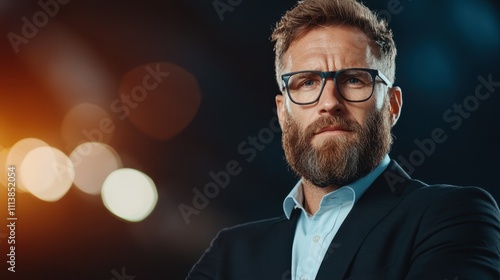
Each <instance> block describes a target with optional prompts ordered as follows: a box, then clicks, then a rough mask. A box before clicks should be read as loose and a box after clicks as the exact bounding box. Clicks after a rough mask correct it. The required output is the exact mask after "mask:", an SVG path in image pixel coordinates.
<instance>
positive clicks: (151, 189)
mask: <svg viewBox="0 0 500 280" xmlns="http://www.w3.org/2000/svg"><path fill="white" fill-rule="evenodd" d="M101 195H102V200H103V202H104V205H105V206H106V208H107V209H108V210H109V211H110V212H111V213H113V214H114V215H116V216H117V217H119V218H121V219H124V220H126V221H130V222H139V221H142V220H143V219H145V218H146V217H147V216H148V215H149V214H150V213H151V211H153V209H154V207H155V206H156V202H157V201H158V192H157V190H156V186H155V184H154V182H153V180H151V178H150V177H149V176H147V175H146V174H144V173H142V172H140V171H138V170H135V169H131V168H122V169H118V170H116V171H114V172H112V173H111V174H109V176H108V177H107V178H106V180H105V181H104V184H103V186H102V192H101Z"/></svg>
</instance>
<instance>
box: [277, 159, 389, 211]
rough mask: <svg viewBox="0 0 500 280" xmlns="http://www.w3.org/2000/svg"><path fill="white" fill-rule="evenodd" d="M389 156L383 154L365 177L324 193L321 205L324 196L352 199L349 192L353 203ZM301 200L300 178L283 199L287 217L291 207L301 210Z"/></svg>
mask: <svg viewBox="0 0 500 280" xmlns="http://www.w3.org/2000/svg"><path fill="white" fill-rule="evenodd" d="M389 162H390V158H389V155H385V157H384V159H383V160H382V161H381V162H380V164H379V165H378V166H377V167H375V169H373V170H372V172H370V173H368V174H367V175H366V176H365V177H362V178H359V179H358V180H356V181H354V182H352V183H350V184H348V185H345V186H342V187H341V188H339V189H338V190H335V191H333V192H331V193H328V194H326V195H325V196H324V197H323V199H322V200H321V204H320V205H323V204H324V203H323V202H324V201H325V198H329V197H339V196H340V197H345V198H346V199H352V196H350V194H349V193H353V195H354V201H353V202H354V203H356V202H357V201H358V200H359V198H360V197H361V196H362V195H363V194H364V193H365V191H366V190H367V189H368V187H369V186H370V185H371V184H372V183H373V182H374V181H375V179H377V177H378V176H380V174H382V172H384V170H385V169H386V168H387V166H389ZM303 201H304V194H303V193H302V179H300V180H299V181H298V182H297V184H295V186H294V187H293V189H292V190H291V191H290V193H289V194H288V195H287V196H286V197H285V200H284V201H283V211H284V212H285V215H286V217H287V218H288V219H290V216H291V214H292V211H293V209H295V208H300V209H302V210H303V211H305V210H304V208H303Z"/></svg>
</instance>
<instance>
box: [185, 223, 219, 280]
mask: <svg viewBox="0 0 500 280" xmlns="http://www.w3.org/2000/svg"><path fill="white" fill-rule="evenodd" d="M223 232H224V231H220V232H219V233H218V234H217V236H216V237H215V238H214V239H213V240H212V243H211V244H210V247H208V249H207V250H206V251H205V253H203V255H202V256H201V258H200V259H199V260H198V262H197V263H196V264H195V265H194V266H193V267H192V268H191V271H190V272H189V274H188V276H187V277H186V280H218V279H221V275H220V268H221V254H220V251H221V243H222V241H221V240H222V235H223Z"/></svg>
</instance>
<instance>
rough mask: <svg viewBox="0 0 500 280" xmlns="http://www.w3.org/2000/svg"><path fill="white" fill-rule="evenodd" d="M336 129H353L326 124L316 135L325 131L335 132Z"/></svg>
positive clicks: (343, 130)
mask: <svg viewBox="0 0 500 280" xmlns="http://www.w3.org/2000/svg"><path fill="white" fill-rule="evenodd" d="M335 131H338V132H350V131H351V130H350V129H347V128H345V127H341V126H325V127H323V128H321V129H320V130H318V131H316V133H315V134H316V135H317V134H321V133H324V132H335Z"/></svg>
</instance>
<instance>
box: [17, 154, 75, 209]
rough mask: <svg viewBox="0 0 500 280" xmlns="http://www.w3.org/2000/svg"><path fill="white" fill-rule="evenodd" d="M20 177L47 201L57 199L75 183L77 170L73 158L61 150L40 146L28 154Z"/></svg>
mask: <svg viewBox="0 0 500 280" xmlns="http://www.w3.org/2000/svg"><path fill="white" fill-rule="evenodd" d="M20 170H21V172H20V175H19V177H20V178H21V180H22V181H23V182H24V184H25V186H26V189H27V190H28V191H30V192H31V193H32V194H33V195H34V196H36V197H38V198H40V199H42V200H45V201H51V202H52V201H57V200H59V199H60V198H61V197H63V196H64V195H65V194H66V192H67V191H68V190H69V188H70V187H71V185H72V184H73V180H74V178H75V170H74V167H73V163H72V162H71V160H70V159H69V158H68V157H67V156H66V155H65V154H64V153H63V152H61V151H60V150H58V149H56V148H52V147H40V148H36V149H34V150H32V151H31V152H29V153H28V154H27V155H26V158H25V159H24V161H23V163H22V164H21V166H20Z"/></svg>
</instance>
